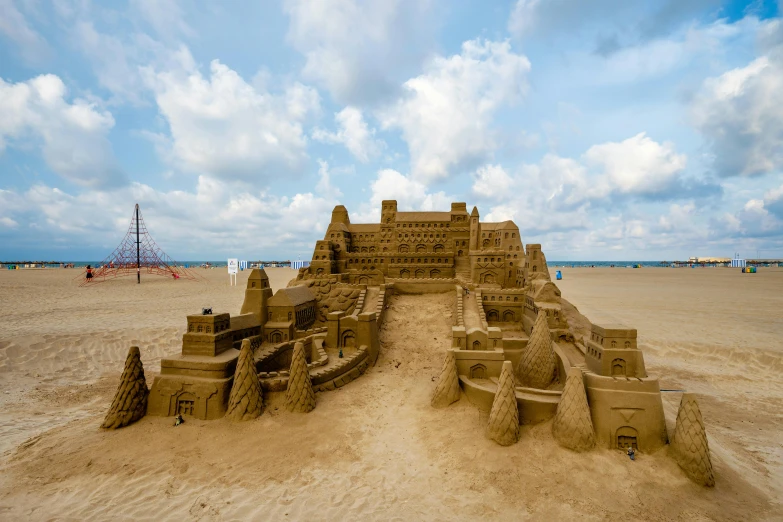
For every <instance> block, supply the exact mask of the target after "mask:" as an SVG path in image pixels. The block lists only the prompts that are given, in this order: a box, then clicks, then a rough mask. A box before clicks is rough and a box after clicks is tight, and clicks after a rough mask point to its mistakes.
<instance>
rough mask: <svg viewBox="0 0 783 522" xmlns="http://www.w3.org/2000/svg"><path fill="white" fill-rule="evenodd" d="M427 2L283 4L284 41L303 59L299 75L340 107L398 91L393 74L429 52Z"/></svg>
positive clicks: (296, 0)
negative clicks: (286, 27) (323, 90)
mask: <svg viewBox="0 0 783 522" xmlns="http://www.w3.org/2000/svg"><path fill="white" fill-rule="evenodd" d="M432 3H433V2H432V1H430V0H425V1H414V0H395V1H389V2H362V1H360V0H286V1H285V2H284V4H283V9H284V11H285V12H286V14H287V15H288V16H289V17H290V19H291V23H290V26H289V30H288V36H287V38H288V41H289V42H290V43H291V44H292V45H293V47H294V48H296V49H297V50H298V51H299V52H301V53H302V54H304V56H305V60H306V61H305V65H304V68H303V70H302V74H303V75H304V77H305V78H307V79H309V80H312V81H314V82H316V83H317V84H319V85H321V86H323V87H325V88H326V89H328V91H329V92H330V93H331V95H332V97H333V98H334V99H335V100H337V101H338V102H339V103H340V104H343V105H363V104H366V103H375V102H377V101H378V100H382V99H384V98H386V97H388V96H390V95H393V93H395V92H397V89H398V88H399V86H398V85H399V82H398V81H397V79H396V78H397V75H399V74H401V73H403V72H404V71H408V70H410V69H411V67H415V66H416V65H418V63H419V61H420V60H421V58H422V57H423V56H424V55H425V54H426V52H427V49H428V48H429V47H431V45H432V44H431V41H432V25H433V23H434V21H433V20H431V17H430V16H429V9H430V5H431V4H432Z"/></svg>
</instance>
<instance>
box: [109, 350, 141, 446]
mask: <svg viewBox="0 0 783 522" xmlns="http://www.w3.org/2000/svg"><path fill="white" fill-rule="evenodd" d="M148 394H149V390H147V381H145V380H144V367H143V366H142V364H141V354H140V353H139V347H138V346H131V347H130V350H128V357H127V358H126V359H125V369H124V370H123V372H122V377H121V378H120V386H119V388H117V393H116V394H115V395H114V400H113V401H112V402H111V407H110V408H109V413H107V414H106V418H105V419H104V420H103V424H101V428H105V429H108V430H115V429H117V428H122V427H123V426H127V425H128V424H130V423H132V422H136V421H137V420H139V419H140V418H142V417H144V415H145V414H146V413H147V395H148Z"/></svg>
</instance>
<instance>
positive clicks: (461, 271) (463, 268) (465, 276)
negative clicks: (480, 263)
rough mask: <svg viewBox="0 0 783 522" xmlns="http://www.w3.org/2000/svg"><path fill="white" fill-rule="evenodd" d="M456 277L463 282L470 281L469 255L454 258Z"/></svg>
mask: <svg viewBox="0 0 783 522" xmlns="http://www.w3.org/2000/svg"><path fill="white" fill-rule="evenodd" d="M454 277H456V278H457V279H459V280H460V281H461V282H462V283H466V284H467V283H470V259H469V258H468V257H456V258H454Z"/></svg>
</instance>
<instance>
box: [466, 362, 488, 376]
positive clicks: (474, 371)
mask: <svg viewBox="0 0 783 522" xmlns="http://www.w3.org/2000/svg"><path fill="white" fill-rule="evenodd" d="M470 378H471V379H486V378H487V367H486V366H484V365H483V364H477V365H476V366H473V367H471V369H470Z"/></svg>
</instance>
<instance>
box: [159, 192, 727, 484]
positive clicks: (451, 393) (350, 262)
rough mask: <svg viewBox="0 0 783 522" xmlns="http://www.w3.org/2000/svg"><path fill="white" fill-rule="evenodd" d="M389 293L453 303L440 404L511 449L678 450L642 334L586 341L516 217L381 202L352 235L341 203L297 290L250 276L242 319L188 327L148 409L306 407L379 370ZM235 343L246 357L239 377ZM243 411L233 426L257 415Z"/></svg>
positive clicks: (258, 272) (213, 413)
mask: <svg viewBox="0 0 783 522" xmlns="http://www.w3.org/2000/svg"><path fill="white" fill-rule="evenodd" d="M395 292H396V293H416V294H420V293H450V294H452V295H453V296H454V300H455V310H456V312H457V313H456V316H455V321H454V326H453V327H452V341H451V347H450V350H449V351H448V352H447V354H446V360H445V363H444V367H443V370H442V372H441V375H440V378H439V380H438V382H437V385H436V388H435V393H434V396H433V399H432V405H433V406H435V407H448V406H449V405H450V404H452V403H453V402H456V401H457V400H459V398H460V397H461V395H462V393H464V394H465V396H466V398H467V399H468V400H469V401H470V402H471V403H473V404H475V405H476V406H478V407H479V408H481V409H483V410H485V411H486V412H488V413H490V418H491V419H492V420H491V425H490V426H489V428H488V434H489V436H490V437H491V438H493V439H495V440H497V441H498V442H499V443H501V444H504V445H505V444H513V442H515V441H516V437H517V436H518V433H519V430H518V428H519V425H520V424H533V423H538V422H542V421H547V420H550V419H553V418H554V419H555V420H554V424H553V435H554V437H555V438H556V439H557V440H558V442H560V444H562V445H564V446H566V447H569V448H571V449H574V450H577V451H584V450H588V449H590V448H591V447H593V446H594V445H596V446H598V447H602V448H607V449H621V450H623V451H625V450H626V449H627V448H628V447H632V448H634V449H636V450H638V451H640V452H642V453H645V452H652V451H656V450H658V449H660V448H661V447H663V446H665V445H666V444H667V443H668V435H667V432H666V423H665V419H664V414H663V405H662V401H661V391H660V386H659V383H658V379H657V378H656V377H653V376H650V375H648V374H647V372H646V368H645V365H644V357H643V354H642V352H641V350H639V348H638V346H637V332H636V330H635V329H633V328H629V327H627V326H624V325H621V324H616V323H614V322H613V321H611V320H610V321H601V322H595V323H591V324H590V330H589V332H590V333H589V335H583V333H584V332H585V330H584V329H582V330H580V331H579V332H577V331H576V330H574V329H573V328H572V327H571V326H570V325H569V324H568V321H567V319H566V316H565V314H564V311H563V308H562V304H561V294H560V290H559V289H558V287H557V286H556V285H555V283H554V282H553V281H551V279H550V277H549V270H548V267H547V262H546V257H545V255H544V252H543V250H542V249H541V245H539V244H528V245H526V247H523V244H522V238H521V236H520V233H519V228H518V227H517V226H516V225H515V224H514V223H513V222H512V221H504V222H501V223H488V222H481V221H480V217H479V212H478V209H477V208H475V207H474V208H473V210H472V211H471V212H470V213H468V211H467V205H466V204H465V203H452V205H451V209H450V210H449V211H443V212H401V211H398V209H397V202H396V201H393V200H387V201H383V203H382V208H381V220H380V223H376V224H352V223H351V222H350V219H349V217H348V211H347V209H346V208H345V207H344V206H342V205H338V206H337V207H335V209H334V211H333V212H332V218H331V222H330V224H329V226H328V227H327V229H326V233H325V234H324V238H323V239H322V240H319V241H317V242H316V244H315V248H314V250H313V256H312V262H311V264H310V266H309V267H306V268H302V269H301V270H300V271H299V274H298V276H297V278H296V280H294V281H292V282H291V283H290V284H289V287H288V288H284V289H281V290H278V291H277V292H276V293H275V294H274V295H273V294H272V290H271V288H269V281H268V278H267V277H266V274H265V273H264V271H263V269H255V270H253V271H252V272H251V273H250V275H249V278H248V283H247V289H246V291H245V299H244V302H243V304H242V308H241V314H240V315H238V316H235V317H231V316H230V315H229V314H225V313H223V314H215V315H191V316H188V317H187V332H186V333H185V334H184V336H183V342H182V352H181V354H180V355H178V356H175V357H171V358H164V359H163V360H162V361H161V373H160V375H159V376H157V377H156V378H155V380H154V382H153V385H152V388H151V390H150V393H149V399H148V407H147V412H148V413H149V414H150V415H162V416H171V415H177V414H181V415H192V416H194V417H197V418H200V419H216V418H220V417H222V416H224V415H225V414H226V411H227V408H228V404H229V397H230V396H231V397H234V396H236V397H239V398H240V399H241V398H242V397H245V396H247V393H248V392H249V391H250V393H251V396H253V397H254V396H255V395H253V393H254V392H255V389H256V388H255V386H256V384H257V386H258V390H259V394H258V396H259V397H261V395H265V394H268V393H287V395H288V401H287V402H288V407H289V409H291V410H293V411H309V410H310V409H312V408H313V407H314V406H315V403H316V394H317V393H319V392H324V391H329V390H334V389H335V388H339V387H341V386H344V385H346V384H348V383H349V382H351V381H352V380H354V379H356V378H357V377H359V376H360V375H362V374H363V373H364V372H365V371H367V369H368V368H370V367H371V366H373V365H374V364H375V361H376V359H377V357H378V353H379V351H380V350H381V349H382V347H381V345H380V341H379V338H378V329H379V326H380V324H381V323H382V322H383V320H384V313H385V310H386V306H387V301H388V299H389V297H390V296H391V295H392V294H393V293H395ZM240 346H241V347H243V349H244V350H245V352H246V353H247V355H248V356H247V357H245V358H244V359H243V364H242V366H241V368H240V369H237V362H238V359H239V358H240V352H239V348H240ZM251 358H252V363H251ZM235 375H236V376H238V377H235ZM240 377H241V378H240ZM566 377H567V379H566ZM237 386H241V387H242V389H241V390H240V389H236V390H233V391H232V389H233V388H236V387H237ZM251 396H248V399H247V401H245V402H247V403H248V404H249V403H250V402H252V401H251V399H252V397H251ZM258 400H259V401H260V400H261V399H260V398H259V399H258ZM245 406H246V405H245ZM245 406H242V407H240V408H239V409H240V413H239V414H237V415H238V417H241V418H249V417H252V416H253V415H254V414H255V412H257V411H260V408H258V407H256V406H255V405H253V406H252V407H251V408H250V409H249V410H248V409H247V408H246V407H245ZM243 408H244V409H243ZM509 408H510V409H509ZM233 411H234V406H233V405H232V412H233ZM688 411H689V412H691V413H690V414H689V417H688V418H689V419H690V423H691V424H690V425H688V426H686V425H685V424H683V428H682V431H683V432H685V433H688V434H689V435H688V436H690V437H691V438H692V439H693V438H694V437H696V438H698V437H701V439H703V440H704V443H703V444H702V445H701V446H699V448H698V451H699V452H700V453H699V454H698V455H697V456H696V457H693V458H695V459H696V460H698V462H699V465H698V468H699V473H701V475H699V477H705V476H706V475H707V471H706V467H705V466H706V465H705V464H704V463H705V462H707V463H709V450H708V448H707V445H706V435H703V422H702V421H701V418H700V414H699V416H698V422H697V421H696V420H694V419H695V418H696V415H695V414H694V413H693V412H694V411H696V410H694V409H693V407H690V409H689V410H688ZM246 414H249V415H247V416H246ZM509 419H515V420H514V422H515V423H516V424H515V426H509V425H508V423H509ZM697 424H698V426H696V425H697ZM694 426H696V427H694ZM699 426H700V428H699ZM679 428H680V425H679V422H678V429H679ZM700 429H701V431H699V430H700ZM699 433H701V434H702V435H699ZM701 439H699V440H701ZM683 440H684V439H683ZM694 440H695V439H694ZM691 446H693V444H691V445H690V446H688V447H691ZM675 453H676V454H677V455H678V458H679V459H680V461H681V465H682V466H683V468H684V469H691V468H694V465H691V464H690V463H689V462H690V461H688V460H687V459H686V458H685V457H682V455H684V453H683V450H682V449H678V450H677V451H676V452H675ZM704 455H706V460H705V456H704ZM692 460H693V459H692ZM703 468H704V469H703ZM694 469H695V468H694ZM709 473H711V466H710V468H709ZM695 474H696V473H692V476H693V475H695ZM697 480H699V481H701V482H702V483H707V484H709V483H710V479H708V478H698V479H697Z"/></svg>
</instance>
